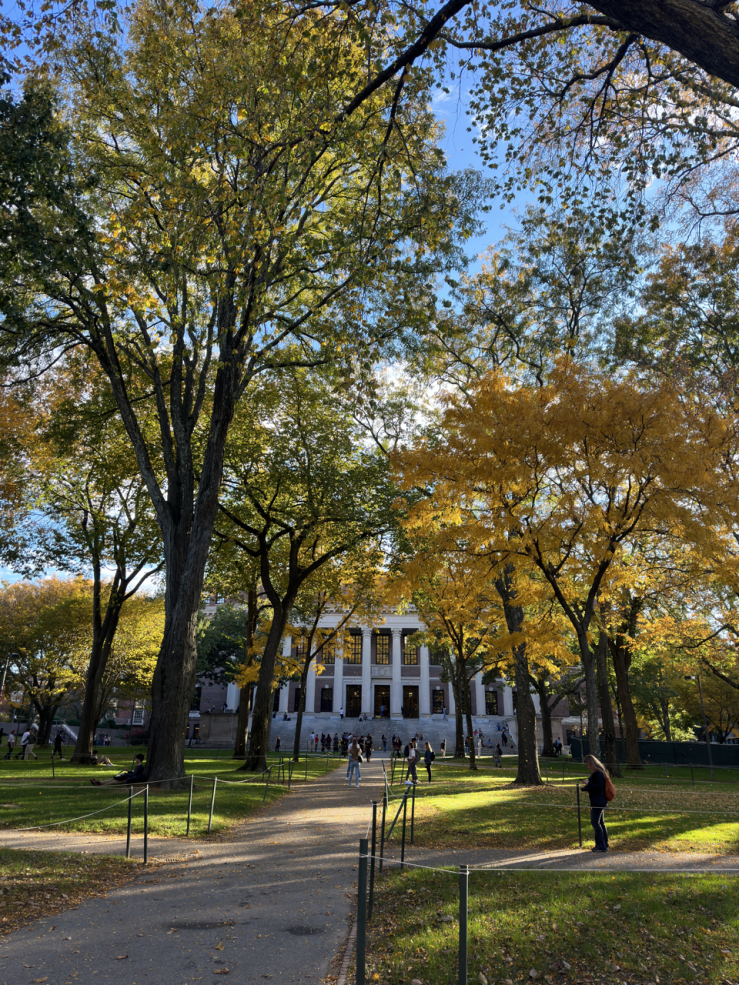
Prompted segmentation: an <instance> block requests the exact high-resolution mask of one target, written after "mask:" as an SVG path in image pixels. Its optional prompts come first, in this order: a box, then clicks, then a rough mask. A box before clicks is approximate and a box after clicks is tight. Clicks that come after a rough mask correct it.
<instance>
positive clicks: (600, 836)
mask: <svg viewBox="0 0 739 985" xmlns="http://www.w3.org/2000/svg"><path fill="white" fill-rule="evenodd" d="M584 763H585V765H586V766H587V768H588V769H589V770H590V776H589V777H588V782H587V783H586V784H585V786H584V787H582V788H581V789H582V790H584V791H585V792H586V793H587V795H588V796H589V797H590V823H591V824H592V825H593V831H594V833H595V848H593V849H592V851H594V852H607V851H608V829H607V828H606V821H605V809H606V807H607V806H608V799H607V797H606V781H607V780H608V782H610V777H609V775H608V770H607V769H606V768H605V766H604V765H603V763H601V761H600V760H599V759H596V758H595V756H586V757H585V759H584Z"/></svg>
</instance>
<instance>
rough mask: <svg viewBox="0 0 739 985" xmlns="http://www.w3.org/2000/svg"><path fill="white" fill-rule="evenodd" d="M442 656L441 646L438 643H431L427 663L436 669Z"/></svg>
mask: <svg viewBox="0 0 739 985" xmlns="http://www.w3.org/2000/svg"><path fill="white" fill-rule="evenodd" d="M443 656H444V647H443V646H440V645H439V644H438V643H432V644H431V646H429V663H430V664H432V665H433V666H434V667H438V666H439V665H440V664H441V658H442V657H443Z"/></svg>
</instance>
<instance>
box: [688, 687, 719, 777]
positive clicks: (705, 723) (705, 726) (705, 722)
mask: <svg viewBox="0 0 739 985" xmlns="http://www.w3.org/2000/svg"><path fill="white" fill-rule="evenodd" d="M685 680H686V681H696V682H697V684H698V694H699V695H700V699H701V713H702V714H703V732H704V734H705V736H706V748H707V749H708V765H709V766H710V767H711V779H712V780H713V779H714V776H713V756H712V755H711V740H710V739H709V738H708V720H707V718H706V707H705V705H704V704H703V688H702V687H701V675H700V674H686V675H685Z"/></svg>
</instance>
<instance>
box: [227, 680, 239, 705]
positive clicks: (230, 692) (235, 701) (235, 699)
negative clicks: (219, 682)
mask: <svg viewBox="0 0 739 985" xmlns="http://www.w3.org/2000/svg"><path fill="white" fill-rule="evenodd" d="M239 693H240V690H239V688H238V687H237V686H236V685H235V684H233V683H231V684H229V685H228V687H227V688H226V707H227V708H228V710H229V711H236V709H237V708H238V707H239Z"/></svg>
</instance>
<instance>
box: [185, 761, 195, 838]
mask: <svg viewBox="0 0 739 985" xmlns="http://www.w3.org/2000/svg"><path fill="white" fill-rule="evenodd" d="M194 783H195V774H194V773H191V774H190V794H189V796H188V798H187V831H186V832H185V837H186V838H189V837H190V816H191V815H192V789H193V784H194Z"/></svg>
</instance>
